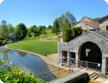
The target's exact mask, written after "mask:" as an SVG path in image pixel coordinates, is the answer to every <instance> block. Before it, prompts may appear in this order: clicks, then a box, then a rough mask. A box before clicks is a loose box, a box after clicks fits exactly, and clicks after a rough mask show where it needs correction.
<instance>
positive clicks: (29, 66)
mask: <svg viewBox="0 0 108 83" xmlns="http://www.w3.org/2000/svg"><path fill="white" fill-rule="evenodd" d="M0 57H1V59H2V60H3V61H4V62H6V64H8V65H10V66H14V65H16V66H20V67H21V68H22V69H23V70H24V71H25V72H28V73H30V72H32V74H33V75H36V76H38V77H39V78H41V79H43V80H45V81H51V80H54V79H55V77H54V76H53V75H52V73H50V72H49V69H48V67H47V65H46V64H45V63H44V61H42V60H41V59H40V58H39V57H37V56H34V55H31V54H28V53H24V52H20V51H15V50H6V49H4V48H2V47H1V48H0ZM45 72H48V73H47V74H44V73H45Z"/></svg>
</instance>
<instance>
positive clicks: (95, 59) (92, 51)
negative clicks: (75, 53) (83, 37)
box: [79, 42, 102, 69]
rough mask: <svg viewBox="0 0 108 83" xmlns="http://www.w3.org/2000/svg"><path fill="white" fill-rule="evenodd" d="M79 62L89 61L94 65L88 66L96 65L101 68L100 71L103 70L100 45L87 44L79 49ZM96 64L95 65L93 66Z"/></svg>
mask: <svg viewBox="0 0 108 83" xmlns="http://www.w3.org/2000/svg"><path fill="white" fill-rule="evenodd" d="M79 57H80V58H79V60H81V61H87V62H90V63H92V64H89V65H88V66H91V65H94V64H95V66H96V67H98V66H99V65H100V67H99V68H98V69H101V64H102V52H101V49H100V48H99V46H98V45H96V44H95V43H93V42H85V43H83V44H82V45H81V46H80V48H79ZM93 63H94V64H93Z"/></svg>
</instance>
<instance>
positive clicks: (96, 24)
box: [81, 17, 99, 28]
mask: <svg viewBox="0 0 108 83" xmlns="http://www.w3.org/2000/svg"><path fill="white" fill-rule="evenodd" d="M81 22H83V23H85V24H88V25H90V26H92V27H95V28H99V22H97V21H95V20H93V19H91V18H89V17H83V18H82V20H81Z"/></svg>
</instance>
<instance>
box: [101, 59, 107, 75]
mask: <svg viewBox="0 0 108 83" xmlns="http://www.w3.org/2000/svg"><path fill="white" fill-rule="evenodd" d="M106 63H107V61H106V57H102V68H101V71H102V75H106V65H107V64H106Z"/></svg>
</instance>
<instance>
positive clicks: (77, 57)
mask: <svg viewBox="0 0 108 83" xmlns="http://www.w3.org/2000/svg"><path fill="white" fill-rule="evenodd" d="M75 54H76V66H78V64H79V56H78V51H77V52H75Z"/></svg>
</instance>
